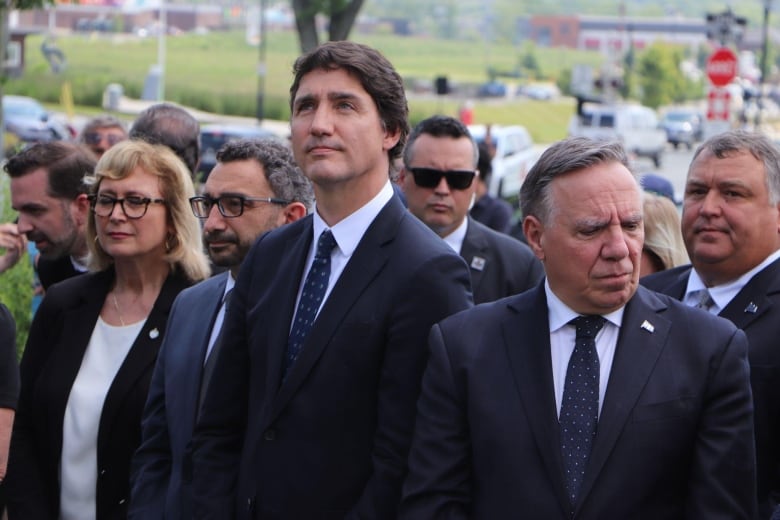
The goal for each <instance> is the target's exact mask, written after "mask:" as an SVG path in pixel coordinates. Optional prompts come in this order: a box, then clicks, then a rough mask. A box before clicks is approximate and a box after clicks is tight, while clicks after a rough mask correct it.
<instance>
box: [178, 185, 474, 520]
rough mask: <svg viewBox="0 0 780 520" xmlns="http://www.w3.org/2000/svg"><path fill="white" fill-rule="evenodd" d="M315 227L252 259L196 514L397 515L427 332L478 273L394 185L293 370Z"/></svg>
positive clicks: (306, 223)
mask: <svg viewBox="0 0 780 520" xmlns="http://www.w3.org/2000/svg"><path fill="white" fill-rule="evenodd" d="M312 234H313V233H312V217H311V216H309V217H306V218H303V219H301V220H299V221H297V222H294V223H292V224H289V225H287V226H283V227H282V228H279V229H276V230H273V231H271V232H270V233H268V234H266V235H264V236H263V237H261V238H260V239H259V240H258V241H257V242H256V243H255V245H254V246H253V248H252V249H251V250H250V252H249V254H248V256H247V258H246V259H245V260H244V263H243V265H242V268H241V273H240V274H239V276H238V280H237V281H236V286H235V288H234V290H233V296H232V300H231V302H232V303H231V306H230V309H229V310H228V312H227V318H226V322H225V329H224V332H223V334H224V338H226V339H225V340H224V342H223V343H222V347H221V349H220V351H219V355H218V358H217V362H216V365H215V369H214V373H213V376H212V379H211V386H210V390H209V392H208V393H207V395H206V400H205V402H204V404H203V408H202V410H201V417H200V420H199V422H198V424H197V426H196V428H195V435H194V440H193V444H194V452H193V473H194V478H193V495H194V500H195V505H194V507H195V510H194V517H195V518H212V519H224V518H231V517H234V518H269V519H270V518H275V519H284V520H288V519H297V518H300V519H311V518H317V519H318V520H323V519H331V518H333V519H336V518H339V519H344V518H358V517H359V518H372V519H382V518H388V519H390V518H395V515H396V510H397V507H398V503H399V501H400V493H401V483H402V480H403V475H404V474H405V472H406V458H407V454H408V448H409V444H410V442H411V435H412V427H413V423H414V413H415V412H414V408H415V401H416V399H417V396H418V392H419V385H420V379H421V377H422V372H423V369H424V366H425V362H426V359H427V352H426V350H427V349H426V347H425V343H426V338H427V334H428V331H429V330H430V327H431V326H432V325H433V324H434V323H435V322H436V321H438V320H440V319H442V318H444V317H445V316H448V315H450V314H453V313H454V312H457V311H458V310H462V309H465V308H467V307H469V306H470V305H471V294H470V291H469V275H468V271H467V269H466V266H465V264H464V262H463V260H462V259H461V258H460V257H458V256H457V255H456V254H455V253H454V252H453V251H452V249H451V248H450V247H449V246H447V245H446V244H445V243H444V242H443V241H442V240H441V239H439V238H438V237H437V236H436V235H435V234H433V232H432V231H431V230H429V229H428V228H427V227H425V226H424V225H423V224H422V223H421V222H420V221H418V220H417V219H416V218H415V217H414V216H413V215H411V214H410V213H408V212H407V211H406V210H405V209H404V207H403V205H402V204H401V203H400V201H399V200H398V199H397V198H395V197H393V198H392V199H391V200H390V201H389V202H388V203H387V204H386V205H385V207H384V208H383V209H382V210H381V211H380V213H379V214H378V215H377V217H376V218H375V219H374V221H373V222H372V223H371V225H370V226H369V227H368V229H367V231H366V233H365V234H364V235H363V237H362V239H361V240H360V242H359V244H358V246H357V248H356V249H355V251H354V253H353V254H352V257H351V258H350V260H349V262H348V263H347V265H346V267H345V268H344V271H343V272H342V274H341V276H340V277H339V279H338V281H337V283H336V285H335V286H334V288H333V290H332V292H331V294H330V296H329V297H328V299H327V300H326V301H325V303H324V304H323V306H322V309H321V310H320V313H319V316H318V318H317V319H316V321H315V322H314V325H313V327H312V329H311V331H310V333H309V335H308V336H307V339H306V341H305V343H304V345H303V348H302V350H301V353H300V355H299V357H298V359H297V361H296V362H295V364H294V365H293V366H292V368H291V369H290V372H289V373H288V375H287V378H286V379H285V380H284V381H282V366H283V360H284V354H285V350H286V347H287V339H288V336H289V333H290V323H291V321H292V317H293V314H294V312H295V302H296V297H297V293H298V288H299V286H300V282H301V278H302V276H303V274H302V273H303V270H304V265H305V260H306V256H307V253H308V251H309V247H310V244H311V241H312ZM231 515H232V516H231Z"/></svg>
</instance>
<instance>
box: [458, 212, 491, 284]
mask: <svg viewBox="0 0 780 520" xmlns="http://www.w3.org/2000/svg"><path fill="white" fill-rule="evenodd" d="M474 222H475V221H474V220H473V219H471V218H469V219H468V227H467V228H466V236H465V238H464V239H463V245H462V246H461V248H460V256H461V257H462V258H463V259H464V260H465V261H466V263H467V264H468V266H469V273H470V274H471V288H472V292H473V293H474V294H476V293H477V292H479V291H478V290H477V289H478V288H479V286H480V284H481V283H482V275H483V274H484V272H485V269H486V268H487V264H488V263H490V259H489V258H488V253H489V252H490V250H489V249H488V244H487V240H486V239H485V235H484V234H483V233H482V232H481V230H480V229H478V227H477V226H476V225H475V224H474Z"/></svg>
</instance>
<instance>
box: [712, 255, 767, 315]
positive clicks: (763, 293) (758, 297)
mask: <svg viewBox="0 0 780 520" xmlns="http://www.w3.org/2000/svg"><path fill="white" fill-rule="evenodd" d="M778 291H780V260H775V261H774V262H772V263H771V264H769V265H768V266H766V267H765V268H764V269H763V270H762V271H760V272H759V273H757V274H756V275H755V276H753V278H752V279H751V280H750V281H749V282H748V283H747V284H746V285H745V286H744V287H743V288H742V290H741V291H739V293H737V295H736V296H735V297H734V299H732V300H731V301H730V302H729V304H728V305H726V308H725V309H723V310H722V311H721V312H720V314H719V316H720V317H722V318H726V319H728V320H730V321H731V322H732V323H734V325H736V326H737V327H739V328H740V329H743V330H744V329H745V328H746V327H748V326H749V325H750V324H751V323H752V322H754V321H755V320H757V319H758V318H759V317H760V316H762V315H763V314H765V313H766V312H768V311H769V309H771V307H772V301H771V300H770V299H769V298H768V297H767V295H769V294H773V293H776V292H778Z"/></svg>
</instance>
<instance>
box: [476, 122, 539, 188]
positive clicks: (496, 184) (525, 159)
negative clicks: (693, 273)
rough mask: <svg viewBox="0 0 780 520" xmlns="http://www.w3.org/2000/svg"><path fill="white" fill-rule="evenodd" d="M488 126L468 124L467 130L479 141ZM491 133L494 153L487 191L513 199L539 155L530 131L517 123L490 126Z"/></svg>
mask: <svg viewBox="0 0 780 520" xmlns="http://www.w3.org/2000/svg"><path fill="white" fill-rule="evenodd" d="M486 131H487V127H486V126H485V125H471V126H469V132H470V133H471V135H472V137H474V140H475V141H477V142H478V143H480V142H482V141H484V140H485V133H486ZM490 136H491V139H492V141H493V145H494V147H495V150H496V153H495V155H494V156H493V163H492V164H493V174H492V176H491V178H490V185H489V186H488V193H490V194H491V195H493V196H495V197H501V198H502V199H506V200H509V201H513V202H514V201H515V200H516V199H517V196H518V194H519V193H520V186H522V184H523V181H524V180H525V176H526V175H527V174H528V170H530V169H531V166H533V165H534V163H535V162H536V160H537V159H538V158H539V153H538V152H537V150H536V148H535V147H534V142H533V139H532V138H531V134H529V133H528V130H526V129H525V127H523V126H520V125H511V126H499V125H491V127H490Z"/></svg>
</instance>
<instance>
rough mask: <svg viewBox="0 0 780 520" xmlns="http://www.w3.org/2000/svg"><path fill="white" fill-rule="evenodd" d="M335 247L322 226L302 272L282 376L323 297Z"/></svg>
mask: <svg viewBox="0 0 780 520" xmlns="http://www.w3.org/2000/svg"><path fill="white" fill-rule="evenodd" d="M334 247H336V239H334V238H333V233H331V232H330V230H329V229H326V230H325V231H323V232H322V234H321V235H320V238H319V240H318V241H317V251H316V253H315V254H314V261H313V262H312V264H311V268H310V269H309V274H307V275H306V281H305V282H304V283H303V291H302V292H301V299H300V301H299V302H298V309H297V310H296V311H295V318H294V319H293V326H292V329H291V330H290V338H289V339H288V340H287V354H286V357H285V364H284V375H285V376H286V375H287V371H288V370H290V367H292V366H293V363H295V360H296V359H298V354H300V353H301V347H302V346H303V342H304V341H305V340H306V336H307V335H308V334H309V329H311V326H312V324H313V323H314V318H316V317H317V311H318V310H319V308H320V305H321V304H322V299H323V298H324V297H325V291H326V290H327V289H328V279H329V278H330V253H331V251H333V248H334Z"/></svg>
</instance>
